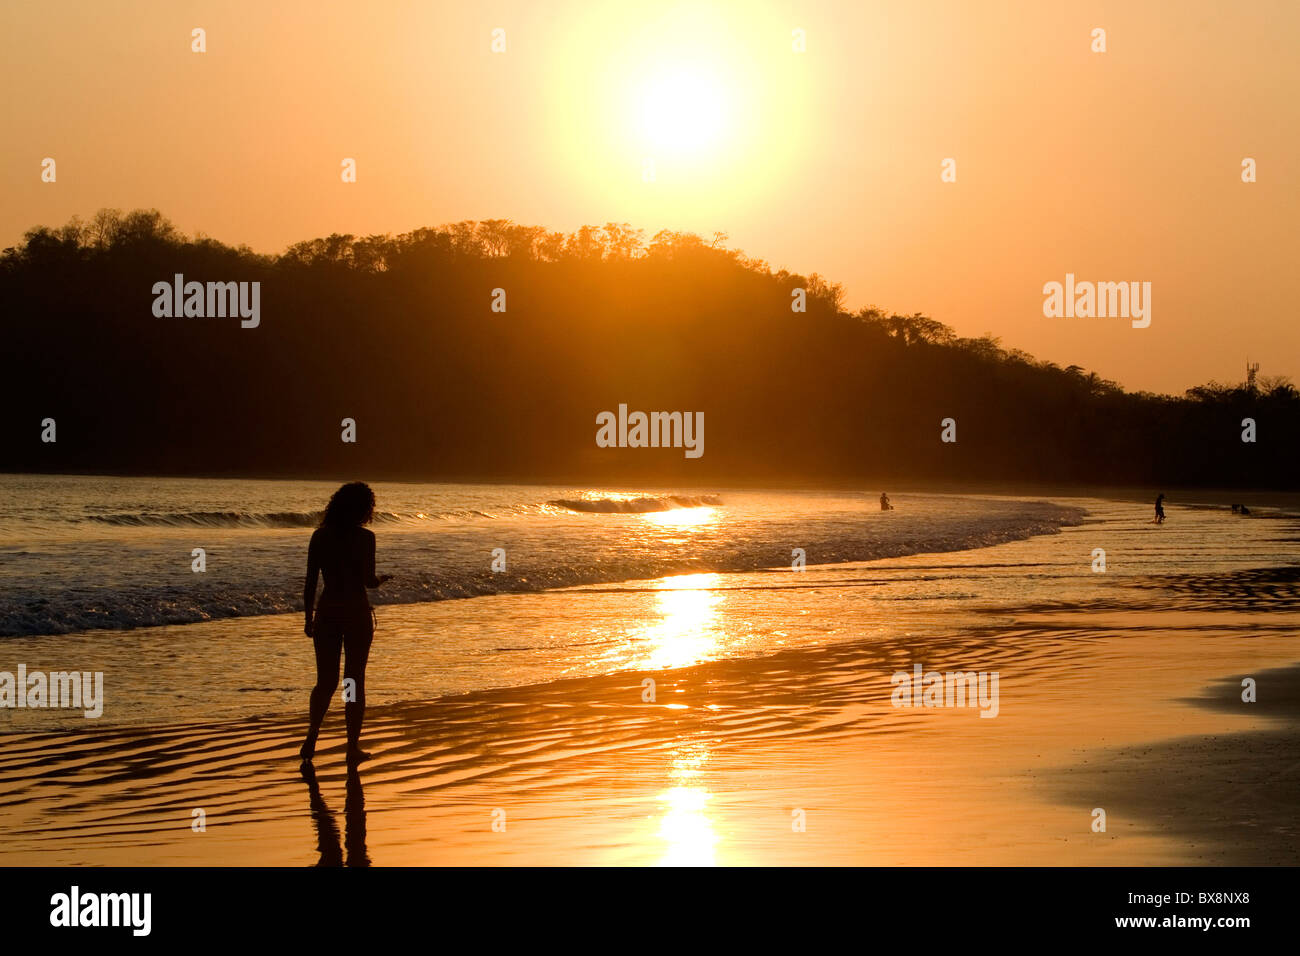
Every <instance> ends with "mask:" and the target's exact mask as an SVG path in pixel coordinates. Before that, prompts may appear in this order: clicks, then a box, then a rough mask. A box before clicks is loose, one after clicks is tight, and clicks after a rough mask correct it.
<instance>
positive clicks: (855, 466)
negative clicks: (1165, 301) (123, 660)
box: [0, 210, 1300, 488]
mask: <svg viewBox="0 0 1300 956" xmlns="http://www.w3.org/2000/svg"><path fill="white" fill-rule="evenodd" d="M725 240H726V237H725V236H724V235H722V234H716V235H715V236H713V237H712V239H710V240H705V239H702V238H700V237H698V236H696V235H693V234H689V233H677V232H667V231H665V232H660V233H658V234H656V235H655V236H653V237H651V238H650V239H648V240H647V239H646V238H645V236H644V234H643V233H642V232H641V231H639V230H634V229H631V228H630V227H629V226H627V225H626V224H616V223H610V224H607V225H605V226H603V227H600V228H596V227H584V228H582V229H580V230H578V231H577V232H576V233H573V234H567V235H566V234H562V233H557V232H550V231H547V230H545V229H542V228H540V227H534V226H521V225H517V224H514V223H511V222H509V221H505V220H488V221H484V222H462V223H456V224H455V225H450V226H442V227H438V228H430V229H417V230H415V231H414V232H411V233H406V234H403V235H399V236H388V235H384V236H367V237H363V238H359V237H355V236H350V235H333V236H329V237H327V238H323V239H313V240H311V241H307V242H301V243H298V244H297V245H294V246H292V247H290V248H289V249H288V250H287V251H285V252H284V253H283V254H282V255H279V256H268V255H259V254H256V253H254V252H252V251H251V250H249V249H248V248H246V247H239V248H232V247H230V246H227V245H223V244H222V243H219V242H216V241H214V240H212V239H209V238H202V237H199V238H192V239H190V238H185V237H184V236H182V235H180V234H179V233H178V232H177V230H176V229H175V228H174V227H173V226H172V225H171V224H170V223H169V222H168V221H167V220H166V219H165V218H164V217H163V216H162V215H161V214H160V213H158V212H157V211H154V210H149V211H144V210H141V211H135V212H131V213H128V214H122V213H120V212H117V211H115V210H102V211H100V212H99V213H98V214H96V215H95V216H94V217H93V218H92V219H91V220H89V221H86V222H83V221H80V220H77V219H74V220H73V221H72V222H70V223H68V224H67V225H66V226H63V227H62V228H59V229H50V228H37V229H32V230H31V231H29V232H28V233H27V234H26V236H25V239H24V241H23V243H22V244H20V245H18V246H16V247H13V248H10V249H6V250H5V251H4V252H3V254H2V255H0V308H3V315H4V320H5V323H6V329H5V339H6V343H7V347H8V356H9V358H8V361H7V362H6V363H5V365H6V370H5V381H4V401H5V413H4V416H3V418H4V422H5V436H4V442H3V451H2V452H0V470H7V471H39V472H99V473H104V472H108V473H131V474H204V475H255V476H277V475H282V476H290V475H293V476H303V477H312V476H319V477H339V476H362V477H366V478H384V477H386V478H407V479H511V480H538V481H592V480H602V479H603V480H643V481H655V480H663V481H674V482H681V481H690V482H692V483H699V482H706V481H707V482H724V481H725V482H732V483H763V482H781V483H795V484H798V483H814V482H840V481H858V480H862V481H871V482H873V487H874V485H875V484H881V483H887V484H888V485H891V486H893V487H897V484H898V483H899V482H901V481H904V480H908V479H925V480H951V481H954V482H959V481H966V480H979V481H999V482H1034V481H1041V482H1070V483H1086V484H1098V485H1104V484H1111V485H1120V484H1135V483H1144V484H1159V485H1162V486H1174V485H1202V486H1243V487H1255V488H1291V487H1295V486H1296V484H1297V475H1300V469H1297V463H1298V462H1297V459H1298V458H1300V452H1298V450H1300V395H1298V394H1297V392H1296V390H1295V389H1294V388H1293V387H1292V386H1291V385H1290V384H1289V383H1287V382H1286V381H1284V380H1261V381H1260V382H1259V383H1252V384H1250V385H1243V386H1224V385H1218V384H1215V383H1211V384H1209V385H1207V386H1204V387H1201V388H1194V389H1191V390H1189V391H1188V392H1187V393H1186V394H1185V395H1183V396H1165V395H1154V394H1149V393H1128V392H1125V391H1124V390H1123V389H1121V388H1120V387H1119V386H1118V385H1116V384H1115V383H1114V382H1110V381H1106V380H1105V379H1102V378H1099V377H1098V376H1097V375H1096V374H1095V373H1090V372H1086V371H1084V370H1083V369H1081V368H1079V367H1077V366H1070V367H1068V368H1060V367H1058V366H1056V365H1054V364H1052V363H1050V362H1042V361H1038V360H1035V359H1034V358H1033V357H1032V356H1029V355H1027V354H1025V353H1023V352H1020V351H1017V350H1007V349H1004V348H1002V347H1000V345H999V344H998V341H997V340H996V339H991V338H980V339H964V338H959V337H957V336H956V335H955V334H954V333H953V331H952V330H951V329H949V328H948V327H947V326H945V325H943V324H942V323H940V322H937V321H935V320H933V319H930V318H928V317H926V316H923V315H919V314H918V315H895V314H885V313H884V312H882V311H881V310H878V309H875V308H869V309H863V310H861V311H859V312H857V313H850V312H848V311H846V310H845V309H844V308H843V305H842V301H843V293H842V290H841V288H840V287H839V286H838V285H835V284H833V283H831V282H828V281H826V280H825V279H823V278H822V277H820V276H818V275H815V274H814V275H809V276H800V275H794V274H791V273H789V272H786V271H784V270H782V271H773V270H772V269H771V268H770V267H769V266H768V265H767V264H766V263H764V262H762V261H760V260H754V259H750V258H747V257H745V256H744V255H743V254H741V253H739V252H737V251H735V250H732V249H728V248H726V247H725ZM177 273H181V274H183V275H184V277H185V280H186V281H199V282H208V281H213V282H217V281H220V282H228V281H249V282H251V281H258V282H260V283H261V324H260V326H259V327H258V328H255V329H244V328H241V327H240V322H239V320H238V319H237V318H157V317H155V316H154V313H153V303H154V294H153V291H152V289H153V286H154V284H155V283H156V282H160V281H161V282H168V283H170V282H171V281H172V277H173V276H174V275H175V274H177ZM796 288H803V289H805V290H806V295H807V311H806V312H804V313H797V312H793V311H792V310H791V303H792V301H793V299H792V292H793V290H795V289H796ZM496 289H502V290H504V292H505V304H506V311H505V312H494V311H492V308H491V306H492V303H493V301H494V293H493V290H496ZM619 403H626V404H627V405H628V407H629V409H631V410H641V411H645V412H651V411H692V412H694V411H702V412H704V413H705V423H706V427H705V435H704V449H705V453H704V455H703V457H701V458H699V459H693V460H692V459H687V458H686V457H685V456H684V454H683V452H682V450H681V449H602V448H598V447H597V446H596V442H595V435H596V415H597V413H598V412H601V411H617V407H618V405H619ZM344 418H352V419H354V420H355V421H356V428H357V442H356V443H355V444H345V443H344V442H343V441H341V438H340V435H341V425H340V423H341V420H342V419H344ZM945 418H953V419H955V420H956V422H957V439H958V440H957V442H956V443H955V444H945V443H942V442H941V441H940V431H941V427H940V422H941V420H942V419H945ZM1244 418H1253V419H1255V421H1256V423H1257V429H1258V440H1257V441H1256V442H1255V443H1246V442H1243V441H1242V440H1241V433H1242V419H1244ZM45 419H54V420H55V422H56V428H57V432H56V435H57V441H56V442H54V443H47V442H43V441H42V426H41V423H42V421H43V420H45Z"/></svg>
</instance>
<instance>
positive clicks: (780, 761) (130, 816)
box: [0, 525, 1300, 866]
mask: <svg viewBox="0 0 1300 956" xmlns="http://www.w3.org/2000/svg"><path fill="white" fill-rule="evenodd" d="M1135 527H1136V526H1135ZM1276 530H1280V529H1276ZM1186 533H1187V534H1193V532H1192V531H1188V532H1186ZM1268 533H1270V534H1272V533H1274V531H1273V530H1270V531H1269V532H1268ZM1127 534H1130V532H1129V531H1127V530H1126V529H1125V527H1123V526H1119V525H1116V526H1114V527H1111V526H1106V525H1103V526H1100V527H1091V528H1088V527H1084V528H1079V529H1070V530H1069V531H1068V532H1067V533H1065V534H1062V535H1060V536H1057V537H1055V538H1053V539H1052V540H1050V541H1048V542H1047V543H1044V541H1042V540H1040V541H1038V542H1037V543H1034V542H1018V543H1014V544H1007V545H1001V546H998V547H995V548H988V549H983V550H981V551H974V552H966V553H963V554H961V555H953V556H946V557H945V558H944V561H943V562H942V564H936V559H935V557H934V556H917V557H915V558H913V559H907V560H905V561H893V562H888V563H885V562H874V563H867V564H863V565H858V566H835V567H829V568H810V569H809V571H808V572H807V576H806V577H801V578H799V581H800V582H801V584H800V588H799V590H797V591H788V592H787V591H782V592H773V591H771V590H770V589H764V590H763V591H762V592H761V593H759V594H757V595H754V596H751V597H746V596H745V591H744V588H743V587H741V585H740V584H738V583H737V581H739V578H737V579H736V580H732V577H731V576H722V577H723V579H724V580H723V581H722V582H721V584H718V582H713V584H712V585H711V587H710V589H709V590H707V591H701V590H699V589H698V588H697V589H695V590H685V591H672V590H671V581H670V582H668V583H667V584H665V583H664V582H660V585H661V587H668V588H669V589H670V590H669V591H667V592H665V593H666V594H667V595H668V597H667V599H666V600H667V606H668V607H669V608H672V609H675V613H677V614H678V616H679V618H683V617H684V619H685V620H682V619H679V620H677V621H676V622H675V623H674V622H673V621H672V614H665V615H664V620H665V621H668V622H669V623H668V624H665V623H664V621H660V622H659V623H657V624H655V623H654V622H651V623H652V625H653V626H652V628H651V633H652V636H653V638H654V641H653V651H654V652H653V653H645V652H644V649H643V650H638V651H637V652H636V653H630V652H629V656H628V657H627V662H628V663H627V665H626V666H625V667H623V668H622V669H619V670H618V671H617V672H616V673H605V674H595V675H593V674H590V673H587V672H585V671H584V670H583V669H581V668H578V669H577V670H576V671H575V672H576V673H578V674H579V676H574V677H573V678H571V679H564V680H552V681H547V682H543V683H535V684H527V685H523V686H516V687H505V688H497V689H484V690H478V691H475V692H472V693H467V694H461V695H455V696H444V697H440V698H439V699H437V700H432V701H423V702H405V703H394V704H387V705H382V706H375V707H372V708H371V710H370V713H369V716H368V723H367V732H366V746H367V748H368V749H369V750H370V751H371V752H372V753H373V755H374V756H373V759H372V760H370V761H369V762H367V763H365V764H363V765H362V767H361V768H360V771H359V773H358V774H356V775H354V776H352V777H349V775H348V774H347V773H346V772H345V770H344V766H343V759H342V753H341V741H342V733H343V731H342V726H341V723H342V721H341V714H340V713H337V712H334V713H331V716H330V718H329V719H328V720H327V723H326V726H325V730H324V733H323V735H322V742H321V743H322V746H321V749H320V752H319V753H318V756H317V759H316V765H315V766H316V775H315V777H314V779H304V777H303V776H302V775H301V774H300V773H299V769H298V761H297V759H296V756H295V754H296V750H297V746H298V743H299V741H300V735H301V732H302V729H303V727H302V720H301V718H300V717H298V716H286V715H283V714H279V715H268V716H264V717H259V718H251V719H242V720H204V721H195V722H175V723H170V724H168V725H166V726H158V727H150V726H121V727H117V728H111V727H105V728H103V729H94V728H93V727H92V728H91V729H79V730H76V731H69V730H59V731H55V732H50V733H30V734H27V733H15V734H10V735H7V736H6V737H5V747H4V749H3V752H2V753H0V833H2V834H3V836H4V839H3V841H0V864H3V865H16V864H49V865H65V864H117V865H163V864H170V865H250V864H251V865H288V866H301V865H312V864H316V863H324V864H326V865H333V864H337V863H340V862H347V863H351V864H353V865H358V864H362V863H366V862H369V863H373V864H374V865H420V864H434V865H442V864H455V865H498V864H507V865H509V864H516V865H540V864H595V865H600V864H711V863H716V864H735V865H770V864H866V865H871V864H887V865H895V864H897V865H904V864H914V865H915V864H923V865H969V864H992V865H1003V864H1006V865H1037V864H1041V865H1126V864H1155V865H1160V864H1177V863H1248V864H1275V863H1291V864H1294V863H1295V862H1296V861H1297V860H1298V859H1300V839H1298V838H1297V835H1296V833H1295V830H1294V827H1293V825H1292V819H1293V808H1294V806H1295V796H1296V786H1297V785H1296V781H1297V764H1300V735H1298V734H1297V728H1296V723H1295V721H1296V719H1297V707H1296V700H1297V694H1298V691H1297V688H1298V686H1300V684H1298V682H1297V669H1296V668H1295V667H1294V664H1295V661H1296V658H1297V646H1298V645H1297V641H1296V636H1297V633H1298V631H1300V628H1298V627H1297V625H1298V623H1300V617H1298V615H1297V606H1298V605H1300V602H1298V601H1297V589H1296V581H1295V575H1294V572H1293V571H1290V570H1287V569H1281V570H1263V569H1258V568H1251V567H1249V563H1250V558H1251V554H1252V553H1253V552H1254V550H1255V549H1256V546H1255V545H1253V544H1251V543H1250V542H1246V543H1244V544H1243V546H1242V553H1241V555H1240V556H1239V560H1238V561H1237V564H1238V565H1240V568H1239V569H1238V570H1231V569H1224V568H1220V569H1218V570H1208V569H1203V570H1199V571H1195V572H1193V573H1180V574H1163V575H1161V574H1155V573H1147V572H1149V571H1151V570H1152V568H1153V567H1155V566H1156V565H1158V564H1159V562H1160V561H1164V560H1166V558H1165V556H1164V551H1163V550H1161V551H1160V552H1159V553H1158V554H1157V556H1156V558H1154V559H1152V560H1153V561H1155V562H1156V564H1155V565H1151V566H1150V567H1144V573H1143V574H1140V575H1134V576H1131V577H1129V578H1127V579H1115V580H1112V581H1108V582H1105V583H1104V585H1101V584H1097V582H1096V581H1095V580H1094V578H1093V577H1090V576H1088V575H1087V573H1086V571H1085V572H1084V574H1083V576H1081V577H1079V578H1077V580H1076V579H1074V578H1070V579H1069V581H1075V583H1074V584H1068V581H1067V582H1066V583H1062V581H1063V580H1065V579H1061V580H1054V581H1053V582H1051V583H1050V586H1048V587H1046V589H1043V588H1039V589H1038V590H1037V591H1036V590H1035V589H1034V586H1032V579H1033V578H1034V577H1035V576H1036V573H1035V574H1026V572H1025V571H1024V564H1023V562H1022V561H1021V560H1020V558H1021V557H1023V556H1024V555H1025V554H1027V553H1029V552H1031V551H1033V549H1035V548H1037V549H1038V551H1039V552H1042V551H1043V549H1045V548H1046V549H1049V550H1050V551H1051V552H1052V553H1060V554H1068V555H1074V554H1075V552H1078V554H1079V555H1081V556H1083V557H1082V558H1081V559H1080V560H1082V561H1083V562H1084V564H1085V566H1086V555H1087V554H1088V553H1089V548H1090V546H1091V545H1092V544H1094V543H1095V542H1096V541H1098V540H1103V539H1106V536H1107V535H1109V536H1110V537H1109V539H1108V540H1107V547H1109V548H1111V549H1112V554H1126V553H1127V554H1136V553H1137V552H1136V550H1135V548H1134V547H1132V546H1130V545H1126V544H1125V543H1124V542H1125V541H1136V540H1140V541H1142V542H1148V541H1153V540H1154V539H1152V538H1150V537H1145V538H1138V537H1130V538H1125V535H1127ZM1135 534H1136V532H1135ZM1176 541H1177V539H1176V538H1175V537H1173V536H1172V535H1170V536H1166V537H1162V538H1161V539H1159V542H1158V546H1159V548H1160V549H1169V548H1171V547H1172V546H1173V545H1174V543H1175V542H1176ZM1126 549H1127V550H1126ZM1013 558H1014V559H1016V560H1011V559H1013ZM1180 560H1181V559H1180ZM1069 561H1070V562H1075V561H1076V559H1075V558H1074V557H1070V558H1069ZM886 568H892V569H894V571H893V572H890V571H887V570H884V569H886ZM989 569H992V570H989ZM893 573H896V574H897V579H898V580H899V581H901V582H903V584H900V588H903V590H907V589H916V588H918V587H920V585H919V584H917V583H916V582H919V581H921V580H922V579H923V578H926V576H927V575H928V576H929V579H930V580H932V582H933V585H934V587H935V588H937V589H939V590H941V591H943V594H944V596H943V597H942V598H941V599H936V600H933V601H926V602H919V603H915V604H914V605H907V604H905V602H901V600H900V602H899V603H893V604H890V603H888V602H885V603H876V604H873V603H872V602H878V601H879V598H878V597H866V596H864V595H877V594H878V593H879V592H881V591H882V590H887V589H888V586H887V585H886V584H885V583H884V582H885V581H886V580H887V579H888V578H889V577H890V574H893ZM1071 573H1073V572H1071ZM987 574H1001V575H1003V577H1002V578H999V579H997V580H1003V581H1005V582H1006V584H1007V593H1006V594H1003V595H1001V596H1000V597H998V599H997V600H993V599H991V598H989V597H988V595H989V594H990V593H991V591H993V590H996V586H995V585H993V584H988V583H981V584H979V585H978V586H977V590H978V591H979V594H980V597H979V601H978V606H974V603H973V602H972V600H971V599H969V598H968V596H966V595H965V594H963V593H961V592H962V589H963V588H967V587H976V586H974V585H971V584H970V583H969V582H970V581H971V580H973V579H974V577H975V576H977V575H987ZM1097 577H1100V576H1097ZM981 580H982V581H987V580H992V579H981ZM855 581H856V582H866V583H867V584H870V585H871V587H870V588H867V587H866V586H865V585H864V586H863V587H862V588H856V589H855V587H856V586H855V585H854V584H853V582H855ZM1067 584H1068V586H1067ZM732 585H735V588H736V593H734V594H718V593H715V591H716V590H717V589H718V587H721V586H732ZM904 585H905V587H904ZM1080 589H1093V590H1088V591H1087V595H1088V596H1087V597H1084V596H1082V594H1083V592H1082V591H1080ZM665 593H660V594H658V596H657V598H655V596H654V594H655V592H654V591H653V589H636V588H628V589H624V590H620V591H618V592H617V593H605V594H599V595H595V594H588V595H587V596H586V597H582V596H580V595H579V594H577V593H568V594H566V593H565V592H553V593H551V594H550V595H549V597H546V598H536V597H533V598H524V597H523V596H507V597H501V598H494V599H492V600H493V601H496V602H498V603H496V604H494V605H492V606H493V608H494V611H493V613H494V614H495V615H497V616H498V617H499V618H500V619H501V627H502V628H503V629H505V630H508V629H509V627H510V626H512V625H513V626H520V627H522V626H535V624H532V623H530V622H534V621H535V620H537V619H539V617H540V619H543V620H553V619H554V615H549V616H548V615H547V614H546V613H544V610H545V609H544V608H542V607H540V606H539V605H538V603H537V602H538V601H539V600H550V601H555V602H559V603H557V604H556V605H554V606H555V607H572V606H573V605H574V604H575V602H578V601H579V600H585V599H588V598H590V599H591V600H598V601H600V602H604V603H602V604H601V608H602V615H603V616H602V617H601V618H600V622H601V623H600V624H599V626H600V627H602V628H611V627H613V628H617V627H619V626H627V627H631V626H632V624H633V622H636V621H638V620H644V619H645V618H646V616H647V615H649V614H651V611H652V609H653V608H654V607H655V606H656V605H655V604H654V603H653V601H654V600H656V599H657V600H658V601H659V602H660V603H661V604H663V603H664V602H665ZM936 593H937V592H936ZM647 594H649V595H651V597H647ZM701 594H707V595H709V596H708V597H700V595H701ZM1044 594H1046V595H1047V597H1046V598H1045V597H1044ZM674 595H675V596H674ZM903 596H904V595H903V594H901V593H900V595H899V597H900V599H901V597H903ZM516 601H517V602H520V603H517V604H515V603H512V602H516ZM647 601H650V602H651V603H647ZM704 602H712V603H711V604H709V605H708V608H705V607H703V603H704ZM774 602H775V603H776V605H779V607H778V609H777V610H773V607H774ZM781 602H785V603H784V604H782V603H781ZM905 607H906V608H908V609H907V610H904V608H905ZM512 608H516V609H517V611H512ZM882 608H885V609H886V611H887V613H886V612H885V611H882ZM719 609H721V610H719ZM764 609H767V610H766V612H765V611H764ZM409 613H410V615H412V617H411V619H410V620H409V621H408V622H407V624H408V625H409V626H410V627H411V628H415V629H416V630H417V631H418V625H419V619H418V616H419V615H420V614H426V613H427V614H445V613H449V612H448V611H447V610H446V609H430V608H424V609H423V610H420V609H418V608H416V607H415V606H413V608H412V609H411V610H410V612H409ZM765 613H767V614H769V615H773V616H764V614H765ZM620 614H621V615H622V623H621V624H619V623H618V622H619V620H620V618H619V615H620ZM512 615H515V616H513V617H512ZM799 615H802V616H803V619H804V620H805V621H806V622H808V623H809V624H810V626H811V627H812V628H813V629H814V630H822V631H827V632H835V631H837V630H841V631H845V632H848V633H845V634H842V635H839V636H838V637H837V638H836V639H835V640H834V641H832V642H830V643H825V644H821V645H815V646H791V647H788V648H787V649H783V650H777V651H776V652H774V653H770V654H766V655H762V656H748V655H746V656H734V657H726V658H723V659H704V660H699V658H700V657H704V658H707V657H708V653H704V652H701V650H700V648H701V646H704V645H702V644H701V641H703V640H704V639H703V638H701V637H700V634H707V633H709V631H710V629H713V628H720V629H722V630H724V631H726V632H727V633H728V634H732V633H735V632H739V631H745V632H746V633H758V634H763V635H767V636H768V637H769V638H771V639H772V640H773V641H775V640H776V639H778V638H779V639H781V640H789V641H790V642H791V643H792V644H796V645H798V644H800V643H801V642H800V640H798V637H799V634H798V632H797V629H796V628H795V626H794V621H795V619H796V617H798V616H799ZM882 616H883V617H887V618H888V621H889V626H888V627H884V626H881V627H878V628H877V627H875V625H874V624H873V623H872V622H874V621H877V620H878V619H879V618H880V617H882ZM585 620H586V622H587V623H585V624H584V625H583V626H584V627H591V626H593V625H592V624H591V623H590V622H591V620H592V619H591V618H587V619H585ZM780 622H785V623H784V625H783V626H782V625H780ZM670 625H671V626H670ZM283 626H285V627H289V626H291V625H290V622H287V621H286V622H283ZM655 628H657V630H655ZM746 628H748V630H745V629H746ZM413 633H414V632H413ZM428 633H430V634H431V635H432V634H433V633H434V632H432V631H431V632H428ZM704 644H705V645H707V641H705V642H704ZM682 662H686V663H685V664H684V666H676V665H678V664H680V663H682ZM918 662H919V663H921V664H923V666H924V668H925V669H926V670H927V671H930V670H939V671H948V670H961V671H985V672H992V671H997V672H998V673H999V675H1000V702H999V713H998V716H997V717H996V718H995V719H985V718H981V717H980V716H979V710H978V709H976V708H928V709H921V708H913V709H906V708H899V707H895V706H893V705H892V703H891V693H892V690H893V686H892V685H891V683H890V675H891V674H893V673H894V672H895V671H908V670H910V669H911V668H912V666H913V665H914V664H915V663H918ZM1239 675H1248V676H1253V677H1255V678H1256V680H1257V682H1258V694H1259V702H1258V703H1256V704H1244V703H1241V702H1240V676H1239ZM647 679H651V680H653V681H654V682H655V686H654V695H653V696H654V699H653V700H649V699H646V698H647V697H648V696H649V695H648V693H647V689H646V686H645V684H644V681H645V680H647ZM305 690H306V688H305V687H304V693H305ZM1094 808H1103V809H1105V811H1106V814H1107V828H1106V831H1105V832H1104V833H1100V832H1094V831H1093V828H1092V824H1093V813H1092V811H1093V809H1094ZM195 811H202V819H203V823H204V826H205V829H204V830H203V831H202V832H199V831H198V830H196V829H195V826H196V824H195V822H194V821H195V820H196V816H197V815H196V813H195Z"/></svg>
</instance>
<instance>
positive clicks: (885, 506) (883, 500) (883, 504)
mask: <svg viewBox="0 0 1300 956" xmlns="http://www.w3.org/2000/svg"><path fill="white" fill-rule="evenodd" d="M880 510H881V511H893V510H894V506H893V505H891V504H890V503H889V495H887V494H885V493H884V492H883V491H882V492H881V493H880Z"/></svg>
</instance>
